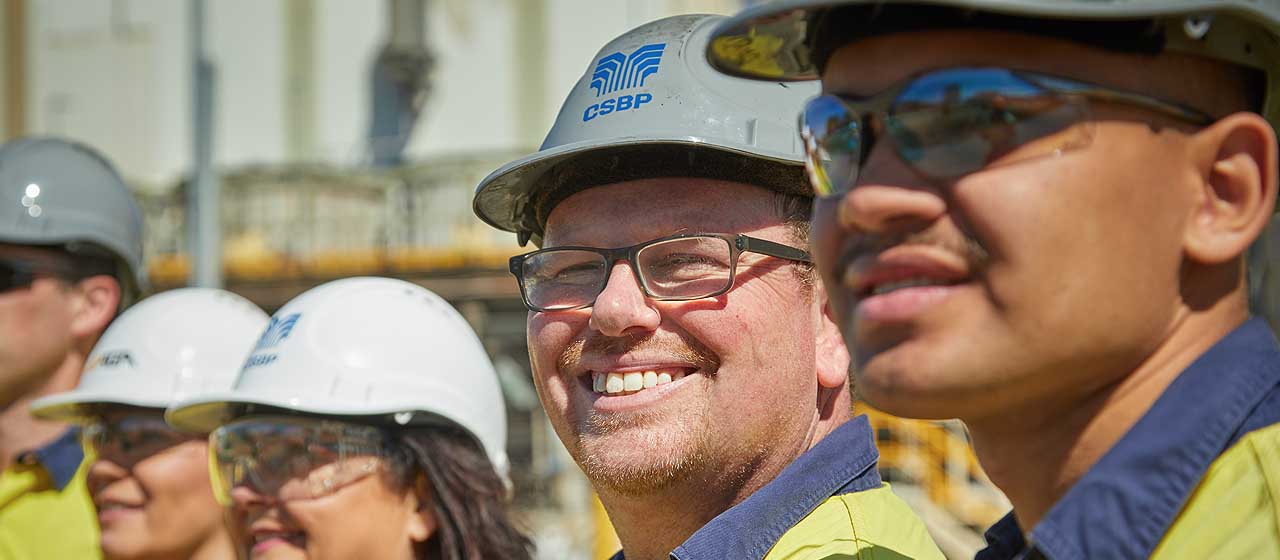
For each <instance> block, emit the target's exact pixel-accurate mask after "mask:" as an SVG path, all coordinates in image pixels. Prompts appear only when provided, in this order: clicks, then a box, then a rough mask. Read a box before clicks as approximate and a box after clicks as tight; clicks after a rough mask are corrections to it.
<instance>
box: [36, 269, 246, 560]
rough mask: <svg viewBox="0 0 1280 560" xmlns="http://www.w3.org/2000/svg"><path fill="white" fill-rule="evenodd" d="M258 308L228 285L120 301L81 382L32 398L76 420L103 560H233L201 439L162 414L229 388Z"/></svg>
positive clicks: (51, 415) (59, 416)
mask: <svg viewBox="0 0 1280 560" xmlns="http://www.w3.org/2000/svg"><path fill="white" fill-rule="evenodd" d="M266 324H267V314H266V313H263V312H262V310H261V309H258V308H257V307H256V306H255V305H253V304H252V303H250V302H249V301H248V300H245V299H244V298H242V297H240V296H237V295H235V294H233V293H230V292H225V291H222V290H210V289H202V288H186V289H180V290H173V291H169V292H164V293H161V294H158V295H155V296H152V297H150V298H147V299H146V300H143V301H142V302H140V303H138V304H136V305H134V306H133V307H131V308H129V310H128V311H126V312H125V313H124V314H123V315H121V316H120V317H118V318H117V319H116V320H115V322H113V323H112V325H111V327H110V328H108V329H107V331H106V332H105V333H103V335H102V339H101V340H99V341H98V343H97V344H96V345H95V346H94V348H93V351H92V352H91V353H90V354H89V358H88V361H87V365H86V367H85V373H84V376H83V377H82V379H81V381H80V385H79V386H77V387H76V388H75V389H74V390H72V391H69V392H66V393H61V394H56V395H51V396H48V397H45V398H43V399H40V400H37V401H35V402H34V403H32V411H33V413H34V414H36V415H37V416H40V417H42V418H47V419H55V420H63V421H73V422H77V423H79V424H80V425H81V435H82V438H83V440H84V443H85V447H86V450H87V451H88V453H87V455H86V457H87V460H88V461H91V463H90V464H89V466H88V477H87V479H88V485H89V495H90V496H91V497H92V499H93V505H94V507H95V508H96V509H97V514H98V524H99V525H100V526H101V528H102V535H101V547H102V554H103V556H104V557H105V558H106V559H107V560H125V559H143V558H145V559H149V560H167V559H173V560H178V559H183V560H187V559H194V560H211V559H231V558H235V552H234V547H233V545H232V541H231V539H230V536H229V534H228V532H227V531H226V528H225V526H224V524H223V522H222V507H221V506H219V504H218V502H217V501H216V500H215V499H214V494H213V491H212V489H211V487H210V481H209V474H208V473H209V467H208V465H209V461H208V442H207V439H206V438H204V437H202V436H200V435H192V434H187V433H182V432H178V431H176V430H174V429H172V428H170V427H169V426H168V425H167V424H165V421H164V412H165V409H166V408H167V407H169V406H170V405H171V404H173V403H174V402H177V401H178V400H180V399H183V398H189V397H192V396H195V395H198V394H200V393H201V392H208V391H223V390H226V389H228V388H229V387H231V384H232V383H233V382H234V380H235V376H236V372H237V371H238V370H239V366H240V365H241V364H243V363H244V359H245V357H246V356H248V354H249V351H250V350H251V349H252V348H253V344H254V341H256V340H257V333H258V332H260V331H261V330H262V328H263V327H265V326H266Z"/></svg>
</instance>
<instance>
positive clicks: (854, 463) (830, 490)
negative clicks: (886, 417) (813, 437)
mask: <svg viewBox="0 0 1280 560" xmlns="http://www.w3.org/2000/svg"><path fill="white" fill-rule="evenodd" d="M879 460H880V452H879V451H878V450H877V449H876V445H875V433H874V432H872V431H871V422H870V421H869V420H867V417H866V416H859V417H857V418H854V419H853V420H851V421H849V422H847V423H845V424H844V425H842V426H840V427H838V428H836V429H835V430H833V431H832V432H831V433H830V434H827V437H825V438H823V439H822V441H819V442H818V444H817V445H815V446H813V449H810V450H809V451H807V452H805V453H804V454H802V455H800V457H798V458H796V460H795V461H793V462H792V463H791V464H790V465H788V466H787V468H785V469H783V470H782V472H781V473H779V474H778V477H777V478H775V479H773V480H772V481H771V482H769V483H768V484H766V485H764V487H763V488H761V489H759V490H757V491H756V492H755V493H753V494H751V495H750V496H748V497H747V499H746V500H743V501H742V502H741V503H739V504H738V505H736V506H733V507H731V508H729V509H728V510H725V511H724V512H723V513H721V514H720V515H718V516H716V518H715V519H712V520H711V521H710V522H709V523H707V524H706V525H703V526H702V528H701V529H698V531H697V532H695V533H694V534H693V535H692V536H690V537H689V539H688V540H686V541H685V542H684V544H682V545H680V546H679V547H677V548H676V549H675V550H673V551H671V558H672V559H674V560H713V559H726V560H743V559H748V558H763V557H764V555H765V554H766V553H768V552H769V550H770V549H771V548H773V545H775V544H777V542H778V539H781V538H782V535H783V533H786V532H787V530H788V529H790V528H791V527H793V526H795V524H796V523H799V522H800V520H801V519H804V517H805V516H806V515H809V512H811V511H813V510H814V509H817V507H818V506H819V505H821V504H822V502H824V501H826V499H827V498H830V497H831V496H838V495H841V494H848V493H850V492H860V491H863V490H871V489H874V488H879V487H880V485H881V481H880V472H879V471H877V470H876V468H875V467H876V463H877V462H878V461H879ZM623 553H624V551H621V550H620V551H618V553H617V554H614V555H613V557H612V558H611V559H610V560H625V558H626V556H625V555H624V554H623Z"/></svg>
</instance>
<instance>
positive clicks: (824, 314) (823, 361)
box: [813, 280, 849, 390]
mask: <svg viewBox="0 0 1280 560" xmlns="http://www.w3.org/2000/svg"><path fill="white" fill-rule="evenodd" d="M813 304H814V305H815V306H817V308H818V314H817V315H818V316H817V323H818V324H817V325H815V328H814V334H815V335H816V336H817V341H816V342H817V343H816V344H815V348H814V349H815V350H816V351H817V356H815V357H814V358H815V359H814V362H815V364H816V365H817V370H818V387H820V388H822V389H840V390H843V389H844V387H845V386H846V384H847V383H848V382H849V350H848V348H846V347H845V345H844V337H843V336H841V334H840V327H838V326H836V322H835V318H834V317H833V316H832V314H831V302H830V301H829V300H828V299H827V290H826V288H824V287H823V286H822V282H818V281H816V280H815V281H814V286H813Z"/></svg>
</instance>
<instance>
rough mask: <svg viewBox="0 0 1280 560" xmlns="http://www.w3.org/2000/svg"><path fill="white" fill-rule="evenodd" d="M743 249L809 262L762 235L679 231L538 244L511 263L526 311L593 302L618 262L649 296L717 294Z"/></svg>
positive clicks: (672, 297) (724, 288)
mask: <svg viewBox="0 0 1280 560" xmlns="http://www.w3.org/2000/svg"><path fill="white" fill-rule="evenodd" d="M742 253H759V254H761V255H768V256H771V257H777V258H781V259H787V260H791V261H796V262H803V263H807V262H810V259H809V253H807V252H805V251H802V250H800V249H797V248H795V247H789V246H787V245H783V244H781V243H774V242H772V241H766V240H764V239H757V238H755V237H748V236H746V235H740V234H720V233H682V234H677V235H672V236H668V237H660V238H658V239H652V240H649V241H645V242H644V243H640V244H637V245H632V246H630V247H617V248H613V249H601V248H596V247H553V248H550V249H542V250H540V251H534V252H532V253H526V254H523V255H516V256H514V257H511V261H510V263H509V266H510V269H511V273H512V274H514V275H515V277H516V279H517V280H518V281H519V283H520V294H521V295H522V296H523V297H524V303H525V305H526V306H527V307H528V308H529V309H530V310H533V311H569V310H573V309H583V308H587V307H591V306H592V305H594V304H595V301H596V297H598V296H599V295H600V293H601V292H603V291H604V288H605V286H606V285H607V284H608V283H609V275H610V273H611V272H612V271H613V265H614V263H616V262H618V261H627V263H628V264H630V265H631V270H632V271H633V273H634V274H635V276H636V282H637V283H638V284H639V285H640V288H641V289H642V290H643V291H644V294H645V295H646V296H648V297H649V298H650V299H655V300H662V301H686V300H694V299H702V298H708V297H715V296H718V295H720V294H723V293H725V292H727V291H729V288H731V287H732V286H733V281H734V277H735V271H736V270H737V267H738V257H739V256H741V255H742Z"/></svg>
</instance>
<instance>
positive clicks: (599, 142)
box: [472, 14, 819, 245]
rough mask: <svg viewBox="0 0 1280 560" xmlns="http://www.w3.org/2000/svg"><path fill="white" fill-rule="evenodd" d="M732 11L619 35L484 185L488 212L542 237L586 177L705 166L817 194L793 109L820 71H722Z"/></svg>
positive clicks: (478, 209) (727, 176)
mask: <svg viewBox="0 0 1280 560" xmlns="http://www.w3.org/2000/svg"><path fill="white" fill-rule="evenodd" d="M725 19H726V18H725V17H724V16H713V15H704V14H694V15H682V16H674V17H669V18H665V19H660V20H657V21H653V22H650V23H646V24H644V25H642V26H640V27H637V28H635V29H633V30H631V31H628V32H627V33H625V34H623V35H622V36H621V37H618V38H617V39H614V40H613V41H611V42H610V43H609V44H607V45H605V46H604V48H603V49H601V50H600V52H599V53H598V54H596V57H595V58H594V59H592V61H591V65H590V66H588V67H587V72H586V73H585V74H584V75H583V76H582V78H581V79H579V80H578V83H577V84H575V85H574V86H573V90H571V91H570V93H569V97H568V98H567V99H565V102H564V105H563V106H562V107H561V109H560V114H559V116H557V117H556V122H555V125H554V126H552V128H551V132H549V133H548V134H547V138H546V140H544V141H543V143H542V148H541V150H540V151H538V152H537V153H535V154H532V155H529V156H527V157H524V158H521V159H519V160H516V161H513V162H511V163H508V164H506V165H504V166H502V167H501V168H499V169H498V170H497V171H494V172H493V173H491V174H490V175H489V176H488V177H485V179H484V181H482V182H481V183H480V185H479V186H478V187H476V194H475V199H474V200H473V201H472V207H473V210H474V211H475V213H476V215H477V216H479V217H480V219H481V220H484V221H485V222H486V223H488V224H490V225H492V226H494V227H496V228H498V229H502V230H506V231H511V232H515V233H516V234H517V235H518V237H519V242H520V244H522V245H523V244H524V243H525V241H527V240H529V239H533V240H534V242H535V243H537V244H541V241H540V239H541V237H542V234H543V231H542V227H543V225H544V224H545V220H546V217H547V214H549V213H550V212H551V208H552V207H554V206H555V205H556V204H557V203H559V202H560V201H561V200H563V199H564V198H565V197H567V196H568V195H571V194H573V193H574V192H577V191H579V190H582V189H584V188H588V187H594V186H599V185H604V184H608V183H617V182H623V181H629V180H634V179H644V178H655V177H705V178H710V179H720V180H727V181H740V182H744V183H750V184H755V185H760V186H762V187H766V188H769V189H773V190H776V191H780V192H787V193H792V194H796V195H800V196H806V197H808V196H813V194H812V191H811V190H810V187H809V183H808V180H807V179H805V176H804V170H803V146H802V145H801V142H800V137H799V134H798V133H797V132H796V115H798V114H799V113H800V109H801V107H802V106H803V104H804V102H805V100H807V99H808V98H810V97H813V96H814V95H817V94H818V93H819V92H818V83H817V82H816V81H813V82H774V83H766V82H759V81H753V80H747V79H742V78H736V77H731V76H727V75H725V74H722V73H720V72H718V71H716V70H715V69H714V68H712V67H711V65H710V64H709V63H708V62H707V58H706V55H705V54H704V53H705V52H706V49H707V42H708V41H709V39H710V36H711V31H712V30H713V29H714V28H715V27H716V25H717V24H719V23H720V22H722V21H724V20H725Z"/></svg>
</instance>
